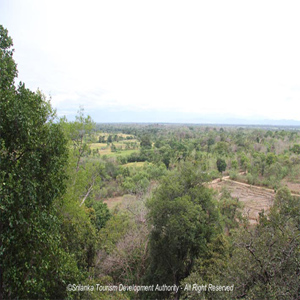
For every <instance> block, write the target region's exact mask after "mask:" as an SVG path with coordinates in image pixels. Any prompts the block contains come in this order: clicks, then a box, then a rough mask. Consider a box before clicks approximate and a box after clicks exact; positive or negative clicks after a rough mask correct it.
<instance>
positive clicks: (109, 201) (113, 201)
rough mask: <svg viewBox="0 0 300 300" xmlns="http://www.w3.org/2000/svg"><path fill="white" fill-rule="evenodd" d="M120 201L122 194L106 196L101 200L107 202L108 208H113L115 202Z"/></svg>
mask: <svg viewBox="0 0 300 300" xmlns="http://www.w3.org/2000/svg"><path fill="white" fill-rule="evenodd" d="M122 201H123V196H121V197H114V198H108V199H105V200H103V202H104V203H106V204H107V207H108V208H109V209H113V208H114V207H115V206H116V205H117V204H119V203H122Z"/></svg>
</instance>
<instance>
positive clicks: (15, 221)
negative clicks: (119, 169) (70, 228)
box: [0, 26, 76, 299]
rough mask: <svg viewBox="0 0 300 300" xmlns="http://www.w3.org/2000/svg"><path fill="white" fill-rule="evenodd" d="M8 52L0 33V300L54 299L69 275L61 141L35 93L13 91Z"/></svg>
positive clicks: (12, 66) (62, 292) (60, 294)
mask: <svg viewBox="0 0 300 300" xmlns="http://www.w3.org/2000/svg"><path fill="white" fill-rule="evenodd" d="M12 46H13V44H12V39H11V38H10V37H9V36H8V33H7V30H5V29H4V28H3V27H2V26H0V56H1V59H0V72H1V77H0V201H1V202H0V211H1V213H0V299H7V298H9V299H10V298H13V299H14V298H38V297H39V298H45V299H47V298H59V297H60V298H62V297H65V296H66V295H65V293H66V289H65V285H64V284H63V282H64V281H65V280H68V279H69V280H70V279H71V278H72V275H74V274H75V273H76V265H75V264H74V263H73V261H72V259H71V257H70V256H69V255H68V254H67V253H66V252H64V251H63V250H62V249H61V247H60V234H59V220H58V218H57V217H56V207H57V205H58V204H59V199H60V196H61V195H62V194H63V192H64V190H65V184H64V178H65V175H64V170H63V167H64V164H65V162H66V159H67V149H66V141H65V139H64V136H63V133H62V131H61V130H60V126H59V125H58V124H57V123H55V122H54V117H55V114H54V112H53V110H52V108H51V106H50V103H49V102H48V101H46V99H45V97H44V96H43V95H42V93H40V92H39V91H38V92H36V93H34V92H31V91H30V90H28V89H26V88H25V85H24V84H22V83H20V84H19V86H18V87H17V88H16V87H15V86H14V78H15V77H16V75H17V71H16V64H15V62H14V60H13V57H12V53H13V50H12V48H11V47H12ZM67 274H68V275H67Z"/></svg>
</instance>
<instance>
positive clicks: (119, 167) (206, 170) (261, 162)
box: [0, 27, 300, 299]
mask: <svg viewBox="0 0 300 300" xmlns="http://www.w3.org/2000/svg"><path fill="white" fill-rule="evenodd" d="M11 47H12V40H11V39H10V38H9V36H8V34H7V31H6V30H5V29H4V28H3V27H0V48H1V60H0V64H1V68H0V71H1V77H0V147H1V148H0V178H1V181H0V211H1V213H0V299H174V298H175V299H179V298H180V299H298V298H299V297H300V289H299V286H300V277H299V269H300V265H299V261H300V251H299V250H300V234H299V233H300V231H299V230H300V218H299V216H300V205H299V198H298V197H296V196H292V195H291V190H292V191H293V193H295V194H298V193H299V192H300V190H298V186H297V184H299V180H300V177H299V175H300V172H299V167H300V134H299V131H298V130H297V129H291V128H274V127H270V128H255V127H251V128H242V127H221V126H218V127H216V126H200V125H170V124H165V125H163V124H95V123H94V122H93V120H92V119H91V118H90V117H89V116H85V114H84V110H83V109H80V110H79V112H78V114H77V117H76V119H75V121H72V122H71V121H68V120H67V119H66V118H61V119H58V118H57V117H56V116H55V113H54V111H53V110H52V108H51V105H50V103H49V102H48V101H47V100H46V97H45V96H44V95H43V94H42V93H41V92H39V91H37V92H31V91H30V90H28V89H26V88H25V85H24V84H22V83H21V84H20V85H19V86H18V87H16V86H15V84H14V80H15V78H16V76H17V69H16V64H15V62H14V60H13V51H12V50H11ZM227 174H228V175H230V177H231V178H232V179H235V180H239V181H243V182H247V183H250V184H255V185H261V186H266V187H269V188H272V189H274V190H275V191H276V197H275V201H274V204H273V206H272V208H271V210H270V213H269V214H268V215H266V214H265V213H264V212H261V214H260V217H259V219H258V220H257V224H256V225H254V226H253V225H252V226H250V225H249V223H248V220H247V218H246V217H245V216H243V215H242V210H241V204H240V203H239V201H238V199H234V198H232V197H231V195H230V193H229V192H228V191H227V190H226V189H224V190H222V192H221V194H220V195H218V197H217V195H216V193H215V192H214V191H213V190H212V189H209V188H208V187H207V186H208V185H207V183H208V182H210V181H211V180H212V179H215V178H219V177H222V176H224V175H227ZM113 197H122V198H121V199H122V201H121V202H120V203H119V204H117V205H116V206H114V207H112V208H111V209H110V210H109V209H108V207H107V205H106V203H105V202H109V201H110V199H111V198H113ZM120 284H121V285H123V286H132V285H137V286H156V285H159V286H161V287H162V286H164V285H166V286H173V285H175V286H177V287H181V288H179V290H178V291H177V292H174V290H166V289H161V290H160V291H158V290H153V291H151V292H149V291H140V292H138V293H136V292H135V291H130V290H129V291H119V290H118V291H99V290H97V289H96V287H97V285H98V286H119V285H120ZM194 284H197V285H199V286H200V285H202V286H209V285H214V286H221V287H223V286H224V287H225V286H226V287H231V286H234V288H233V289H232V290H230V291H223V292H216V291H212V290H209V289H208V288H206V289H204V288H203V289H202V291H201V292H197V291H196V290H193V289H190V288H186V287H189V286H193V285H194ZM70 285H71V286H70ZM82 287H94V290H93V289H92V288H90V289H87V290H86V291H80V289H81V288H82ZM78 290H79V291H78ZM198 291H199V290H198Z"/></svg>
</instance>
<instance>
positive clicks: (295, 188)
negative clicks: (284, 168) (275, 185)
mask: <svg viewBox="0 0 300 300" xmlns="http://www.w3.org/2000/svg"><path fill="white" fill-rule="evenodd" d="M281 183H282V185H285V186H287V187H288V189H289V190H290V191H291V192H292V193H295V194H300V183H294V182H288V181H284V180H283V181H282V182H281Z"/></svg>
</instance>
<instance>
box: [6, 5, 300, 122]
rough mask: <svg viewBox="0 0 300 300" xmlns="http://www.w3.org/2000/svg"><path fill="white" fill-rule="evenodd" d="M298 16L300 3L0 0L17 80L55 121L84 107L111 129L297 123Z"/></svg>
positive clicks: (299, 81) (299, 82)
mask: <svg viewBox="0 0 300 300" xmlns="http://www.w3.org/2000/svg"><path fill="white" fill-rule="evenodd" d="M299 14H300V3H299V1H240V0H237V1H230V0H228V1H176V0H175V1H174V0H173V1H163V0H160V1H155V0H153V1H143V0H137V1H129V0H126V1H124V0H123V1H101V0H98V1H96V0H95V1H91V0H85V1H74V0H72V1H67V0H1V2H0V23H1V24H2V25H4V27H6V28H7V29H8V30H9V34H10V35H11V36H12V38H13V40H14V48H15V56H14V57H15V60H16V62H17V63H18V69H19V79H18V80H21V81H24V82H25V83H26V85H27V87H29V88H31V89H33V90H36V89H37V88H40V89H41V90H42V91H43V92H44V93H45V94H46V95H51V97H52V104H53V106H54V107H56V108H57V110H58V114H59V115H64V114H65V115H67V116H72V115H74V114H75V113H76V111H77V110H78V107H79V105H83V106H84V108H85V111H86V112H87V113H89V114H91V115H92V117H93V119H94V120H95V121H102V120H103V119H105V121H111V122H118V121H119V120H120V119H122V120H123V121H124V120H127V121H139V119H141V117H138V116H139V112H140V116H142V119H143V120H144V121H147V122H148V121H154V122H157V121H162V122H163V121H176V120H179V119H180V117H182V118H181V121H183V122H184V121H185V122H187V121H189V120H192V119H193V120H196V121H197V122H199V121H201V116H204V115H206V116H212V118H215V119H216V120H217V119H218V118H224V119H226V118H239V119H241V118H246V119H251V118H252V119H294V120H300V114H299V112H298V111H299V108H300V55H299V53H300V42H299V30H300V18H299ZM130 112H133V113H132V114H131V113H130ZM164 112H168V113H167V114H166V117H165V119H164ZM110 113H111V117H110ZM122 114H124V115H122ZM197 116H199V119H200V120H198V117H197ZM196 121H192V122H196Z"/></svg>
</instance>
